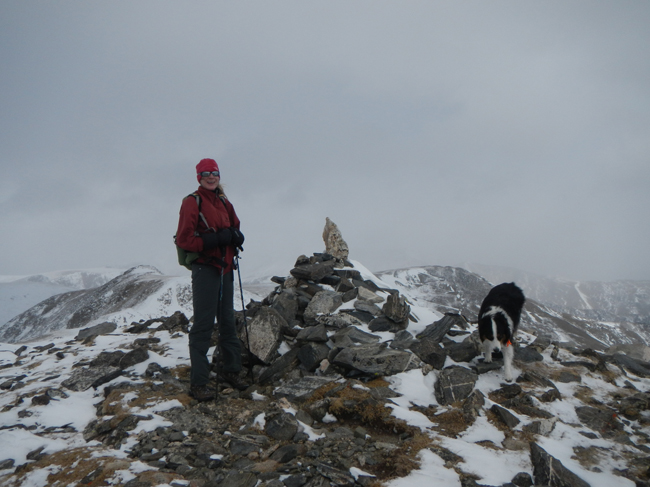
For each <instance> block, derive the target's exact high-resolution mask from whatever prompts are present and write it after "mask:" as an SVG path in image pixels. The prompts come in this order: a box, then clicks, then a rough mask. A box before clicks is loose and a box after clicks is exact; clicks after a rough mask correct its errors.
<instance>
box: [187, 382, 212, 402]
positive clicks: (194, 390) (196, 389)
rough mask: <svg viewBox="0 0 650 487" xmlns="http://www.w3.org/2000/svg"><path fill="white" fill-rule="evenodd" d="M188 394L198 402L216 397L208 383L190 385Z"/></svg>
mask: <svg viewBox="0 0 650 487" xmlns="http://www.w3.org/2000/svg"><path fill="white" fill-rule="evenodd" d="M190 396H192V397H193V398H194V399H196V400H197V401H199V402H204V401H213V400H214V399H215V398H216V397H217V392H216V391H215V390H214V389H213V388H212V387H210V386H208V385H203V386H192V387H190Z"/></svg>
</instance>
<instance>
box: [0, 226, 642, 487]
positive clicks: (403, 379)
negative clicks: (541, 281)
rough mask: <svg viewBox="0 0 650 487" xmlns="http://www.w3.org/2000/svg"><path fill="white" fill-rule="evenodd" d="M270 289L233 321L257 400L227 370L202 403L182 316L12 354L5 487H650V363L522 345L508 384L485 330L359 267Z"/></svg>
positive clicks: (3, 422) (91, 331)
mask: <svg viewBox="0 0 650 487" xmlns="http://www.w3.org/2000/svg"><path fill="white" fill-rule="evenodd" d="M336 240H337V241H338V237H337V239H336ZM337 245H338V246H339V247H343V246H342V245H341V244H340V243H338V244H337ZM273 282H274V283H275V285H276V287H275V289H274V290H273V291H272V292H271V293H270V294H269V295H268V296H266V297H264V298H263V299H260V300H259V301H255V300H251V301H250V302H249V303H248V304H247V306H246V308H245V309H242V310H240V311H238V312H237V316H238V326H239V333H240V338H241V340H242V343H243V344H244V352H243V357H242V358H243V361H244V363H245V365H246V369H245V370H244V371H242V374H241V377H240V379H242V380H244V381H248V383H249V384H250V386H249V387H248V388H247V389H246V390H243V391H239V390H236V389H233V388H231V387H230V386H229V384H228V383H225V382H223V381H218V380H217V379H216V372H217V370H218V367H219V357H218V355H215V356H214V360H213V367H214V368H215V371H214V372H215V374H214V375H215V385H216V386H217V389H218V399H217V400H216V401H211V402H201V403H199V402H197V401H195V400H193V399H192V398H191V397H190V396H189V395H188V392H189V360H188V358H187V356H188V352H187V333H188V329H189V327H190V326H191V318H190V319H188V317H187V316H186V315H185V314H184V313H182V312H180V311H178V312H176V313H174V314H173V315H171V316H167V317H160V318H157V319H150V320H143V321H138V322H132V323H130V324H124V323H115V322H111V321H104V322H101V323H96V324H93V325H92V326H88V327H86V328H83V329H78V330H69V329H63V330H60V331H59V332H58V333H57V334H55V335H54V336H52V337H50V341H48V342H47V343H43V344H36V343H30V344H24V345H21V346H19V345H12V346H11V354H12V358H11V359H9V358H6V357H7V352H6V351H4V355H0V357H2V362H1V363H0V389H1V392H0V440H2V442H1V443H0V444H2V446H0V485H3V486H20V485H51V486H67V485H75V486H106V485H113V486H115V485H118V486H119V485H123V486H128V487H145V486H158V485H161V486H175V487H180V486H195V487H213V486H227V487H254V486H257V487H300V486H305V487H325V486H382V485H383V486H403V485H407V483H408V484H409V485H414V486H415V485H424V484H421V483H419V484H418V483H417V479H418V478H419V479H422V478H431V479H437V483H436V485H449V486H463V487H474V486H506V485H507V486H513V485H514V486H518V487H529V486H568V487H578V486H588V485H591V486H593V487H598V486H603V485H607V486H612V487H613V486H639V487H641V486H648V485H650V444H649V440H650V363H648V362H645V361H643V360H641V359H638V358H634V357H632V356H631V355H626V354H623V353H604V352H602V351H595V350H592V349H588V348H576V347H571V346H569V345H567V344H566V343H564V342H558V341H556V340H552V339H551V338H550V337H549V336H548V335H545V334H542V333H539V334H537V335H536V334H535V330H534V329H527V330H526V331H522V332H521V333H520V335H519V336H518V340H517V342H516V343H515V344H514V346H515V347H516V348H515V361H514V365H515V376H516V380H515V381H514V382H512V383H507V382H504V381H503V369H502V362H501V361H500V360H498V359H497V360H495V361H494V362H493V363H490V364H487V363H484V362H483V361H482V359H481V357H480V356H479V351H478V350H479V348H478V339H477V332H476V327H475V325H474V324H473V323H472V322H471V321H472V320H471V319H470V320H469V321H468V319H467V318H468V317H467V316H463V315H462V314H456V313H452V312H446V313H445V312H434V311H431V310H430V309H429V308H425V307H421V306H419V305H418V302H417V300H416V299H413V298H412V297H410V296H407V295H405V294H402V293H401V292H399V291H397V290H395V289H391V288H389V287H388V286H386V285H385V283H384V282H383V281H381V280H380V279H379V278H377V277H376V276H374V275H373V274H372V273H370V272H369V271H368V270H367V269H365V268H364V267H363V266H362V265H361V264H359V263H357V262H350V261H348V260H347V257H346V256H341V255H339V256H338V257H334V256H332V255H331V254H329V253H326V252H324V253H317V254H314V255H312V256H310V257H307V256H300V257H299V258H298V259H297V261H296V263H295V266H294V267H293V268H292V269H291V270H290V271H289V273H288V275H287V276H284V277H274V278H273ZM475 299H480V296H477V297H476V298H475ZM478 304H480V302H479V303H478ZM216 338H217V337H216V334H215V336H214V337H213V345H215V350H217V349H218V347H216ZM3 347H4V345H3ZM497 355H498V354H495V356H497ZM11 444H15V445H27V451H25V452H23V451H22V450H21V449H20V448H18V447H16V448H12V447H8V446H7V445H11ZM418 475H419V477H418ZM411 476H413V477H411ZM400 479H402V481H404V482H407V483H400ZM427 485H434V483H433V482H432V483H431V484H427Z"/></svg>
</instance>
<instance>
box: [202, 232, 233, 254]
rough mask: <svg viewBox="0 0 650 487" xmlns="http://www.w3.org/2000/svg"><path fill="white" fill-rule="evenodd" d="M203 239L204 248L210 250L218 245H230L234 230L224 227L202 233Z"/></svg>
mask: <svg viewBox="0 0 650 487" xmlns="http://www.w3.org/2000/svg"><path fill="white" fill-rule="evenodd" d="M201 239H202V240H203V250H210V249H214V248H216V247H224V246H226V245H230V242H231V241H232V232H231V231H230V228H222V229H221V230H219V231H217V232H215V233H212V232H211V233H204V234H202V235H201Z"/></svg>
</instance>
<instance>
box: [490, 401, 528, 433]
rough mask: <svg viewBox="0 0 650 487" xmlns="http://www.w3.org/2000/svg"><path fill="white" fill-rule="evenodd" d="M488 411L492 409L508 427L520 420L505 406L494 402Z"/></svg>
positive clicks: (513, 425) (515, 424)
mask: <svg viewBox="0 0 650 487" xmlns="http://www.w3.org/2000/svg"><path fill="white" fill-rule="evenodd" d="M490 411H492V412H493V413H494V414H496V416H497V417H498V418H499V419H500V420H501V421H503V422H504V423H505V424H506V426H508V428H510V429H512V428H514V427H515V426H517V425H518V424H519V423H520V422H521V421H520V420H519V418H517V417H516V416H515V415H514V414H512V413H511V412H510V411H508V410H507V409H506V408H504V407H501V406H499V405H498V404H494V405H493V406H492V407H491V408H490Z"/></svg>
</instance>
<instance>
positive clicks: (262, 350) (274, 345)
mask: <svg viewBox="0 0 650 487" xmlns="http://www.w3.org/2000/svg"><path fill="white" fill-rule="evenodd" d="M287 326H288V325H287V322H286V320H285V319H284V318H283V317H282V315H280V313H278V312H277V311H276V310H274V309H271V308H266V307H265V308H261V309H260V310H259V312H258V313H257V314H256V315H255V317H254V318H253V319H252V320H251V321H250V323H248V343H249V344H250V351H251V353H252V354H253V355H255V356H256V357H257V358H258V359H259V360H261V361H262V362H263V363H265V364H269V363H271V361H272V359H273V358H274V357H275V356H276V354H277V351H278V347H279V346H280V342H281V340H282V329H283V328H286V327H287ZM240 338H244V340H245V338H246V337H240Z"/></svg>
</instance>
